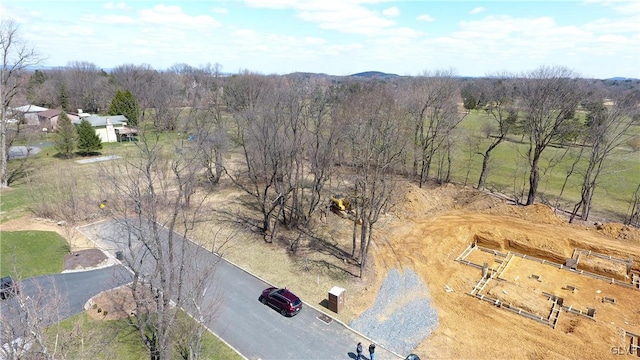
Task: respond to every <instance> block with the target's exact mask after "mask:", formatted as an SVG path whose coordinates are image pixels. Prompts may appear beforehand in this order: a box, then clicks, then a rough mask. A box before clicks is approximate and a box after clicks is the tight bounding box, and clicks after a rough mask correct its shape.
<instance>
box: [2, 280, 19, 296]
mask: <svg viewBox="0 0 640 360" xmlns="http://www.w3.org/2000/svg"><path fill="white" fill-rule="evenodd" d="M19 293H20V288H19V287H18V284H16V282H15V281H13V278H12V277H11V276H5V277H3V278H1V279H0V298H2V300H4V299H7V298H9V297H11V296H13V295H17V294H19Z"/></svg>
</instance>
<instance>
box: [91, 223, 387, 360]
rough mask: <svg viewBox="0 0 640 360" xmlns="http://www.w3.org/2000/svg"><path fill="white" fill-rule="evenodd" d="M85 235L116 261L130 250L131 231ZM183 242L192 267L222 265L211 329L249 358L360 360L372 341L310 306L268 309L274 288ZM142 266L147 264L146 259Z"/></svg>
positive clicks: (211, 290)
mask: <svg viewBox="0 0 640 360" xmlns="http://www.w3.org/2000/svg"><path fill="white" fill-rule="evenodd" d="M80 230H81V231H82V232H83V233H84V234H85V235H87V236H88V237H89V238H90V239H92V240H93V241H95V242H96V243H97V245H98V246H99V247H100V248H102V249H103V250H104V251H105V252H107V253H108V254H110V255H111V256H114V257H115V253H116V251H122V250H124V244H123V242H122V241H121V239H123V238H125V234H124V232H125V231H126V230H125V229H123V228H122V226H120V225H119V224H118V223H116V222H115V221H106V222H100V223H95V224H91V225H87V226H84V227H82V228H80ZM165 231H166V230H165ZM167 235H168V232H167ZM181 241H187V245H188V246H187V247H188V248H189V249H187V250H185V251H189V252H190V255H189V256H190V259H191V260H190V262H189V265H188V266H193V267H194V269H197V268H198V266H199V265H198V264H211V263H217V265H216V267H215V272H214V273H213V274H212V275H211V276H210V277H209V278H208V279H207V291H206V292H205V298H204V304H205V307H206V306H211V307H214V308H215V316H213V318H212V319H210V320H207V321H206V323H207V325H208V327H209V329H210V330H211V331H213V332H214V333H215V334H217V335H218V336H219V337H220V338H222V339H223V340H224V341H226V342H227V343H228V344H229V345H231V346H232V347H234V348H235V349H236V350H237V351H238V352H239V353H241V354H242V355H243V356H245V357H247V358H249V359H265V360H266V359H349V358H355V355H354V354H353V352H354V351H355V347H356V344H357V343H358V342H359V341H362V343H363V344H365V345H367V346H368V344H369V342H370V340H368V339H366V338H364V337H363V336H361V335H360V334H358V333H357V332H355V331H354V330H353V329H351V328H349V327H348V326H346V325H344V324H342V323H340V322H337V321H335V320H333V319H329V321H328V323H327V322H325V321H322V320H320V318H321V317H323V315H325V313H323V312H321V311H319V310H318V309H315V308H313V307H311V306H310V305H309V304H308V303H306V302H305V303H304V305H303V309H302V311H301V312H300V313H299V314H298V315H296V316H294V317H290V318H289V317H284V316H282V315H280V314H279V313H278V312H277V311H275V310H273V309H272V308H270V307H267V306H265V305H262V303H260V302H259V301H258V297H259V295H260V293H261V292H262V290H263V289H264V288H266V287H268V286H271V284H269V283H267V282H266V281H264V280H262V279H259V278H258V277H256V276H254V275H252V274H250V273H248V272H246V271H244V270H243V269H241V268H240V267H238V266H236V265H234V264H231V263H229V262H227V261H226V260H224V259H220V258H219V257H218V256H216V255H215V254H213V253H211V252H209V251H202V250H203V249H202V248H200V247H199V246H197V245H195V244H193V243H192V242H190V241H188V240H184V239H181ZM176 255H177V256H178V255H179V254H176ZM138 261H144V259H143V257H141V258H140V259H138ZM149 271H152V270H151V268H149ZM292 290H294V291H295V289H292ZM302 300H303V301H304V300H305V299H302ZM367 346H365V348H366V347H367ZM398 358H399V357H398V356H397V355H394V354H393V353H391V352H389V351H386V350H385V349H383V348H382V347H378V348H377V351H376V359H378V360H382V359H398Z"/></svg>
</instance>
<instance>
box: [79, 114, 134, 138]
mask: <svg viewBox="0 0 640 360" xmlns="http://www.w3.org/2000/svg"><path fill="white" fill-rule="evenodd" d="M83 119H86V120H87V121H88V122H89V123H90V124H91V126H93V128H94V129H95V130H96V134H98V136H100V139H101V140H102V142H117V141H118V140H120V139H119V134H120V133H122V132H125V131H127V130H126V129H128V128H127V121H128V119H127V118H126V117H125V116H124V115H109V116H99V115H91V116H87V117H84V118H83ZM80 121H82V120H80V119H77V120H72V122H73V123H74V124H76V125H78V124H80Z"/></svg>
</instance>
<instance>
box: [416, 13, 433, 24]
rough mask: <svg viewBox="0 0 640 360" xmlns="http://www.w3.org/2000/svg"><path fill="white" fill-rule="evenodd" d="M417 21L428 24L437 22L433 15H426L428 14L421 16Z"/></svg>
mask: <svg viewBox="0 0 640 360" xmlns="http://www.w3.org/2000/svg"><path fill="white" fill-rule="evenodd" d="M416 19H417V20H418V21H427V22H430V21H434V20H435V19H434V18H433V17H432V16H431V15H426V14H425V15H420V16H418V17H417V18H416Z"/></svg>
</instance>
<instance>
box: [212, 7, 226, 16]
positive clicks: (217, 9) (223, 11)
mask: <svg viewBox="0 0 640 360" xmlns="http://www.w3.org/2000/svg"><path fill="white" fill-rule="evenodd" d="M211 12H212V13H214V14H223V15H226V14H228V13H229V9H227V8H221V7H214V8H211Z"/></svg>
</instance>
